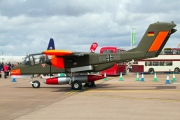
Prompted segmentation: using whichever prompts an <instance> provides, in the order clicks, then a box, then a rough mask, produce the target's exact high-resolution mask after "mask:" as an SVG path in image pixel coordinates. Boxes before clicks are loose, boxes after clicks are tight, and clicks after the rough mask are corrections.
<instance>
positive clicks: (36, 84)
mask: <svg viewBox="0 0 180 120" xmlns="http://www.w3.org/2000/svg"><path fill="white" fill-rule="evenodd" d="M40 85H41V84H40V82H39V81H38V80H35V81H33V84H32V87H33V88H39V87H40Z"/></svg>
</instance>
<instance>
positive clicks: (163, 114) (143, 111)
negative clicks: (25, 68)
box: [0, 73, 180, 120]
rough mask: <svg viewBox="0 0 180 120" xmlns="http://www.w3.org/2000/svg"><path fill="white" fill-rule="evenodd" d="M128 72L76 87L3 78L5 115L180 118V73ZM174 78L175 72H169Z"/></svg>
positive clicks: (46, 119) (20, 119) (81, 119)
mask: <svg viewBox="0 0 180 120" xmlns="http://www.w3.org/2000/svg"><path fill="white" fill-rule="evenodd" d="M136 77H137V75H136V74H135V73H129V74H128V75H123V76H122V78H121V80H120V76H114V77H112V76H111V77H107V80H103V79H102V80H99V81H97V82H96V87H93V88H87V87H83V90H81V91H79V90H78V91H75V90H71V89H70V86H69V85H55V86H54V85H46V84H44V83H43V79H39V80H40V82H41V87H40V88H38V89H35V88H32V86H31V84H30V83H29V79H27V78H26V79H23V78H19V79H16V82H12V79H11V78H10V77H9V78H7V79H4V78H0V120H169V119H171V120H179V119H180V115H179V113H180V112H179V111H180V94H179V93H180V74H176V75H175V78H176V79H177V81H176V82H174V83H171V84H165V83H166V81H167V74H157V81H156V82H155V80H154V75H153V74H144V77H143V78H144V81H143V82H142V81H141V75H139V77H140V81H136ZM169 80H172V74H170V76H169Z"/></svg>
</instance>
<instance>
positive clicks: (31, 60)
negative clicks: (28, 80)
mask: <svg viewBox="0 0 180 120" xmlns="http://www.w3.org/2000/svg"><path fill="white" fill-rule="evenodd" d="M47 59H48V57H47V56H45V55H44V54H42V53H39V54H30V55H27V56H26V58H25V59H24V61H23V62H22V64H23V65H37V64H43V63H45V61H46V60H47Z"/></svg>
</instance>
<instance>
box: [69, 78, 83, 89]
mask: <svg viewBox="0 0 180 120" xmlns="http://www.w3.org/2000/svg"><path fill="white" fill-rule="evenodd" d="M71 88H72V89H73V90H81V89H82V83H81V82H80V81H78V80H75V81H74V82H72V83H71Z"/></svg>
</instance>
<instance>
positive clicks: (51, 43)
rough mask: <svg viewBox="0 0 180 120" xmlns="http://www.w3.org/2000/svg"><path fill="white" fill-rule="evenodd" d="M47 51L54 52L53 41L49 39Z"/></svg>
mask: <svg viewBox="0 0 180 120" xmlns="http://www.w3.org/2000/svg"><path fill="white" fill-rule="evenodd" d="M47 50H55V45H54V40H53V38H50V40H49V44H48V47H47Z"/></svg>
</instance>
